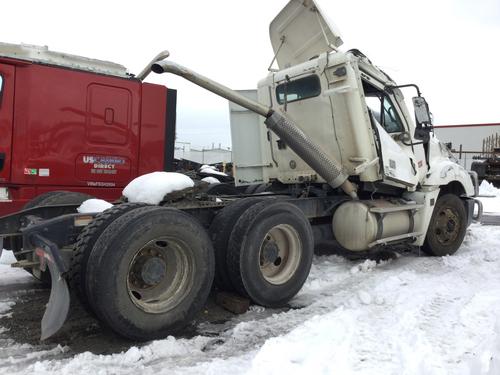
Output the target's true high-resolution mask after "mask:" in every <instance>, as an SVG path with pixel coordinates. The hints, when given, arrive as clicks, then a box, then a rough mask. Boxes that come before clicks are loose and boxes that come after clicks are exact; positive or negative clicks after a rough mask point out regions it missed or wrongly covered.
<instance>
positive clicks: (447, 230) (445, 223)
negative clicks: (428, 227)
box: [434, 207, 460, 245]
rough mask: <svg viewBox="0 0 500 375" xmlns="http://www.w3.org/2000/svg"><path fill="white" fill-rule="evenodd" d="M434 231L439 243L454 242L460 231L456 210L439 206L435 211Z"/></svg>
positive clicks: (448, 243)
mask: <svg viewBox="0 0 500 375" xmlns="http://www.w3.org/2000/svg"><path fill="white" fill-rule="evenodd" d="M434 233H435V234H436V238H437V240H438V241H439V243H441V244H443V245H450V244H452V243H454V242H455V240H456V239H457V238H458V235H459V233H460V218H459V215H458V212H457V211H456V210H454V209H452V208H450V207H443V208H441V210H439V212H438V213H437V220H436V226H435V228H434Z"/></svg>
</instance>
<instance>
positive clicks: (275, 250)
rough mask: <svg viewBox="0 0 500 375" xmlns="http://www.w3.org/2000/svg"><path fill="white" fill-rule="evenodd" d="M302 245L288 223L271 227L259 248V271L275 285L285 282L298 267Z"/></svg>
mask: <svg viewBox="0 0 500 375" xmlns="http://www.w3.org/2000/svg"><path fill="white" fill-rule="evenodd" d="M301 250H302V247H301V242H300V238H299V234H298V233H297V231H296V230H295V229H294V228H293V227H292V226H290V225H288V224H280V225H277V226H275V227H273V228H271V229H270V230H269V231H268V232H267V234H266V236H265V237H264V240H263V241H262V244H261V246H260V250H259V265H260V272H261V274H262V276H263V277H264V279H265V280H266V281H267V282H269V283H271V284H275V285H280V284H284V283H286V282H287V281H288V280H290V279H291V278H292V276H293V275H294V274H295V272H296V271H297V268H298V267H299V263H300V258H301V256H302V251H301Z"/></svg>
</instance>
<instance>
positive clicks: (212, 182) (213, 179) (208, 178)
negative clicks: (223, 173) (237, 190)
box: [201, 177, 220, 185]
mask: <svg viewBox="0 0 500 375" xmlns="http://www.w3.org/2000/svg"><path fill="white" fill-rule="evenodd" d="M201 180H202V181H205V182H208V183H209V184H210V185H212V184H220V181H219V180H217V179H216V178H215V177H205V178H202V179H201Z"/></svg>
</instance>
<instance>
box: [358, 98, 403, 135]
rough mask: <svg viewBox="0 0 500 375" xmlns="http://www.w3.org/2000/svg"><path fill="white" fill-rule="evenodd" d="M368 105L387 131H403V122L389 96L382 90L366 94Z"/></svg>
mask: <svg viewBox="0 0 500 375" xmlns="http://www.w3.org/2000/svg"><path fill="white" fill-rule="evenodd" d="M366 105H367V106H368V108H369V109H370V110H371V112H372V114H373V116H374V117H375V119H376V120H377V122H378V123H379V124H380V125H382V127H383V128H384V129H385V130H386V131H387V133H399V132H402V131H403V124H402V122H401V119H400V118H399V115H398V114H397V112H396V108H394V105H393V104H392V102H391V100H390V99H389V97H388V96H387V95H386V94H384V93H381V92H378V93H369V94H366Z"/></svg>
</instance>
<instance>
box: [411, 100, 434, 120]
mask: <svg viewBox="0 0 500 375" xmlns="http://www.w3.org/2000/svg"><path fill="white" fill-rule="evenodd" d="M412 101H413V108H414V109H415V119H416V120H417V127H418V126H421V125H431V124H432V119H431V114H430V112H429V105H428V104H427V102H426V101H425V99H424V98H423V97H421V96H416V97H414V98H413V99H412Z"/></svg>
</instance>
